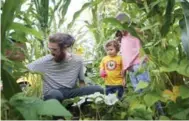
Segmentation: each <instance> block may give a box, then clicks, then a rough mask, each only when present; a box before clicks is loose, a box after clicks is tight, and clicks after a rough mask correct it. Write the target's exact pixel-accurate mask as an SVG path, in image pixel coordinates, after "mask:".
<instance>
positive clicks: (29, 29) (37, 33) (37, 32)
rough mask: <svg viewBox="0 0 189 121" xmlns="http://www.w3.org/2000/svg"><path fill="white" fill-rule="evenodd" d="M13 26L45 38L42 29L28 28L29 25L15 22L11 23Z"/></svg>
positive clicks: (39, 37)
mask: <svg viewBox="0 0 189 121" xmlns="http://www.w3.org/2000/svg"><path fill="white" fill-rule="evenodd" d="M11 28H12V29H14V30H18V31H19V30H22V31H23V32H25V33H26V34H31V35H34V36H35V37H37V38H38V39H40V40H42V39H43V36H42V33H41V32H40V31H36V30H35V29H31V28H28V27H26V26H24V25H23V24H20V23H13V24H12V25H11Z"/></svg>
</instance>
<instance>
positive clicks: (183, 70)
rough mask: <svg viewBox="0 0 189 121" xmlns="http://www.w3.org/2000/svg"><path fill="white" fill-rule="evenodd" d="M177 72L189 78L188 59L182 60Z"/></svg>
mask: <svg viewBox="0 0 189 121" xmlns="http://www.w3.org/2000/svg"><path fill="white" fill-rule="evenodd" d="M176 71H177V72H178V73H179V74H182V75H184V76H186V77H189V60H187V59H182V60H181V62H180V64H179V65H178V67H177V69H176Z"/></svg>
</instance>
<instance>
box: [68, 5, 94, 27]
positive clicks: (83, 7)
mask: <svg viewBox="0 0 189 121" xmlns="http://www.w3.org/2000/svg"><path fill="white" fill-rule="evenodd" d="M90 5H91V2H88V3H85V4H84V5H83V6H82V7H81V9H80V10H79V11H77V12H75V14H74V16H73V19H72V21H71V22H70V23H69V24H68V28H71V27H72V25H73V23H74V22H75V20H76V19H77V18H78V17H79V15H80V14H81V13H82V12H83V11H84V10H85V9H87V8H88V7H89V6H90Z"/></svg>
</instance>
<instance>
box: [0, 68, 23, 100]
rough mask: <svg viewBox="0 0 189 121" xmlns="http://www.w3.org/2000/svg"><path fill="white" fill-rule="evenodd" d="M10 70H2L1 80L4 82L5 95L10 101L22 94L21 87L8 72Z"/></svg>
mask: <svg viewBox="0 0 189 121" xmlns="http://www.w3.org/2000/svg"><path fill="white" fill-rule="evenodd" d="M8 70H9V68H8V67H7V68H6V69H5V67H3V68H1V75H2V76H1V78H2V81H3V94H4V96H5V98H6V99H8V100H9V99H10V98H11V97H12V96H13V95H14V94H16V93H18V92H21V89H20V87H19V85H18V84H17V83H16V79H14V78H13V76H12V75H11V74H10V73H9V72H8Z"/></svg>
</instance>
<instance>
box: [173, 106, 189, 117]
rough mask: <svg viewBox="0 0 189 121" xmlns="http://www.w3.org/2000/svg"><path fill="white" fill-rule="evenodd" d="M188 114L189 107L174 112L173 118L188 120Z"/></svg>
mask: <svg viewBox="0 0 189 121" xmlns="http://www.w3.org/2000/svg"><path fill="white" fill-rule="evenodd" d="M188 114H189V108H188V109H185V110H182V111H180V112H178V113H176V114H174V115H173V118H176V119H180V120H187V119H188V118H187V117H188Z"/></svg>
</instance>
